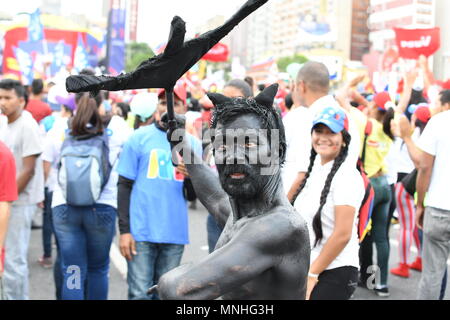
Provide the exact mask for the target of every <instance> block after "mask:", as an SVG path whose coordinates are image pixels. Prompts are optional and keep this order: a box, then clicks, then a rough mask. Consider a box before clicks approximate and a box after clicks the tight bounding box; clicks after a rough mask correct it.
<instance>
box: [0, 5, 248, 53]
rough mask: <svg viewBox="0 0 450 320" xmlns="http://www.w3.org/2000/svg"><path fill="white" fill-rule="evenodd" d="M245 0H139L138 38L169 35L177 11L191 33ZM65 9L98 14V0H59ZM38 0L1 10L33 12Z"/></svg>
mask: <svg viewBox="0 0 450 320" xmlns="http://www.w3.org/2000/svg"><path fill="white" fill-rule="evenodd" d="M245 1H246V0H139V17H138V39H137V40H138V42H146V43H147V44H149V45H150V47H152V48H155V47H157V46H158V45H159V44H161V43H162V42H165V41H166V40H167V38H168V36H169V30H170V22H171V21H172V18H173V16H175V15H178V16H180V17H181V18H183V20H184V21H185V22H186V30H187V36H188V37H189V36H193V35H194V33H195V29H196V26H198V25H201V24H203V23H205V22H206V21H207V20H208V19H210V18H213V17H214V16H216V15H223V16H225V18H228V17H230V16H231V15H232V14H233V13H234V12H235V11H236V9H237V8H238V7H239V6H240V5H242V4H244V3H245ZM61 2H62V4H63V11H64V12H65V13H75V14H85V15H87V16H88V17H92V18H95V16H99V15H101V10H102V1H101V0H61ZM41 3H42V2H41V0H12V1H9V2H8V6H7V7H3V8H2V9H1V10H0V11H6V12H8V13H10V14H13V15H14V14H17V13H19V12H32V11H34V10H35V9H36V8H37V7H38V6H39V5H40V4H41Z"/></svg>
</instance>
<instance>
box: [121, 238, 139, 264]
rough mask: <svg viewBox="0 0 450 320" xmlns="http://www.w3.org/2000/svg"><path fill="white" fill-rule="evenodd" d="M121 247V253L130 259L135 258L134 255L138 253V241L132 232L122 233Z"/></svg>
mask: <svg viewBox="0 0 450 320" xmlns="http://www.w3.org/2000/svg"><path fill="white" fill-rule="evenodd" d="M119 247H120V253H121V254H122V256H124V257H125V259H127V260H128V261H131V260H133V256H135V255H137V251H136V241H134V238H133V236H132V235H131V233H124V234H121V235H120V241H119Z"/></svg>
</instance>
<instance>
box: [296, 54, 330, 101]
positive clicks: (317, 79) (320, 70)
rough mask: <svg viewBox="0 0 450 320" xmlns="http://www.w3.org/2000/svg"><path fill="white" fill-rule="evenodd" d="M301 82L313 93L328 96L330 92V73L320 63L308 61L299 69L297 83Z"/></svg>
mask: <svg viewBox="0 0 450 320" xmlns="http://www.w3.org/2000/svg"><path fill="white" fill-rule="evenodd" d="M300 81H303V82H305V84H306V85H307V86H308V88H309V89H310V90H312V91H314V92H320V93H324V94H328V92H329V91H330V73H329V71H328V69H327V67H326V66H325V65H324V64H323V63H320V62H316V61H308V62H306V63H305V65H304V66H303V67H302V68H301V69H300V71H299V72H298V75H297V82H300Z"/></svg>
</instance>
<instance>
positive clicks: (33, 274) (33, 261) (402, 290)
mask: <svg viewBox="0 0 450 320" xmlns="http://www.w3.org/2000/svg"><path fill="white" fill-rule="evenodd" d="M189 214H190V216H189V218H190V221H189V223H190V240H191V243H190V244H189V245H188V246H186V248H185V252H184V255H183V259H182V263H183V264H184V263H190V262H194V261H198V260H199V259H201V258H202V257H204V256H206V255H207V254H208V249H207V240H206V239H207V238H206V217H207V212H206V210H205V209H204V207H203V206H202V205H201V204H200V203H199V202H198V203H197V210H193V209H190V210H189ZM37 218H39V217H37ZM397 229H398V227H397V226H393V227H392V230H391V255H390V261H389V262H390V266H391V267H393V266H394V265H395V263H396V262H397V261H398V260H397V259H398V258H397V257H398V250H397V249H398V245H397V241H396V239H397V237H396V234H397ZM41 235H42V232H41V229H38V230H33V231H32V236H31V241H30V249H29V255H28V263H29V268H30V299H32V300H54V299H55V294H54V284H53V273H52V269H44V268H42V267H41V266H40V265H39V264H38V263H37V260H38V259H39V257H40V255H41V254H42V240H41V239H42V238H41ZM110 256H111V268H110V282H109V286H110V287H109V299H110V300H126V299H127V283H126V262H125V260H124V259H123V258H122V256H121V255H120V253H119V250H118V239H117V237H116V238H115V244H114V246H113V247H112V249H111V255H110ZM413 258H415V253H412V255H411V259H413ZM419 280H420V273H419V272H416V271H411V276H410V278H409V279H402V278H398V277H395V276H392V275H389V284H390V292H391V296H390V297H389V298H380V297H378V296H377V295H376V294H375V293H374V292H372V291H370V290H366V289H362V288H359V287H358V289H357V290H356V292H355V294H354V297H353V299H354V300H385V299H389V300H414V299H415V297H416V289H417V286H418V283H419ZM449 285H450V281H449V282H448V283H447V288H450V286H449ZM445 299H446V300H448V299H450V294H449V290H447V293H446V296H445Z"/></svg>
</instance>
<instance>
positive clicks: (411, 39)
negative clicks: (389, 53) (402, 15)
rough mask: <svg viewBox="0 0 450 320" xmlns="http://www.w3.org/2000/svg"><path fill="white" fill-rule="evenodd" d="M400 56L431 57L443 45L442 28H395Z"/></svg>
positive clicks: (413, 57)
mask: <svg viewBox="0 0 450 320" xmlns="http://www.w3.org/2000/svg"><path fill="white" fill-rule="evenodd" d="M394 31H395V34H396V42H397V46H398V49H399V54H400V57H402V58H405V59H418V58H419V57H420V55H424V56H426V57H429V56H431V55H433V54H434V53H435V52H436V51H438V50H439V48H440V46H441V29H440V28H439V27H437V28H433V29H400V28H394Z"/></svg>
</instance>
